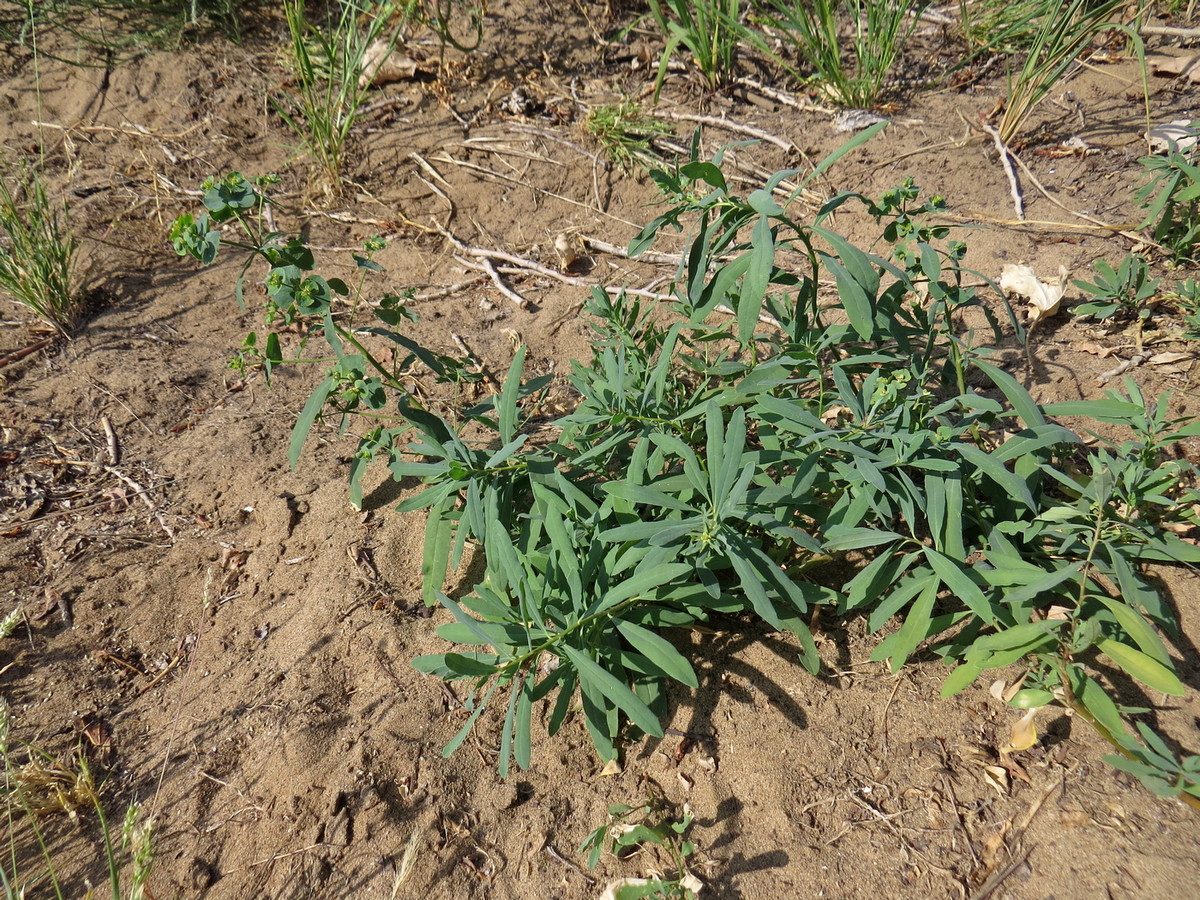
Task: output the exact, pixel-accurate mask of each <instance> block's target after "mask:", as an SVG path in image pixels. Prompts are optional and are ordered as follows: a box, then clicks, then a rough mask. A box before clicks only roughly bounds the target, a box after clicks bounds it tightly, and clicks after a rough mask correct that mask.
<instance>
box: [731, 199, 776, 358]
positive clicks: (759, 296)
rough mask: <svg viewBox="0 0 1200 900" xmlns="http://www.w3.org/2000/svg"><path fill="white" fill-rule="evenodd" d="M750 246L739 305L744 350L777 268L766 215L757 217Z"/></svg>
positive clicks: (751, 338) (739, 323)
mask: <svg viewBox="0 0 1200 900" xmlns="http://www.w3.org/2000/svg"><path fill="white" fill-rule="evenodd" d="M750 246H751V248H752V249H751V251H750V265H749V268H747V270H746V277H745V278H743V279H742V291H741V295H740V296H739V297H738V303H737V333H738V342H739V343H740V344H741V345H742V346H743V347H746V346H748V345H749V344H750V342H751V340H753V338H754V330H755V328H756V327H757V325H758V316H759V313H760V312H762V305H763V298H764V297H765V296H766V293H767V288H768V286H769V285H770V283H771V272H772V270H773V269H774V267H775V238H774V236H773V235H772V234H771V220H770V219H768V218H767V217H766V216H765V215H760V216H759V217H758V222H757V223H756V224H755V226H754V230H753V231H752V232H751V234H750Z"/></svg>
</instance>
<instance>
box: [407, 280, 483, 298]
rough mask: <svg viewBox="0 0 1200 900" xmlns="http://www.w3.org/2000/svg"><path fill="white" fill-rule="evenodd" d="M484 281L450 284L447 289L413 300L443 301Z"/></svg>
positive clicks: (422, 295)
mask: <svg viewBox="0 0 1200 900" xmlns="http://www.w3.org/2000/svg"><path fill="white" fill-rule="evenodd" d="M482 280H483V278H482V277H479V278H468V279H467V280H466V281H459V282H457V283H456V284H448V285H446V286H445V287H442V288H437V289H436V290H432V291H429V292H428V293H426V294H417V295H416V296H415V297H413V299H414V300H441V299H442V298H443V297H449V296H451V295H452V294H457V293H458V292H459V291H461V290H463V289H464V288H469V287H471V286H472V285H476V284H479V282H481V281H482Z"/></svg>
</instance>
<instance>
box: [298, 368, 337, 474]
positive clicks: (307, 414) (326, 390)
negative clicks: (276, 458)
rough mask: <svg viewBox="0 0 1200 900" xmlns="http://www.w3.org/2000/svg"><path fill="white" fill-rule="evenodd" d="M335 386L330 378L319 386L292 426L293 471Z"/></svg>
mask: <svg viewBox="0 0 1200 900" xmlns="http://www.w3.org/2000/svg"><path fill="white" fill-rule="evenodd" d="M333 384H334V382H333V378H332V377H329V378H326V379H325V380H324V381H322V382H321V383H320V384H319V385H317V387H316V390H314V391H313V392H312V394H310V395H309V398H308V402H307V403H305V404H304V408H303V409H302V410H300V415H299V416H298V417H297V418H296V424H295V425H294V426H292V439H291V441H290V442H289V444H288V465H289V466H291V468H293V469H294V468H296V463H297V462H299V460H300V451H302V450H303V449H304V441H305V439H306V438H307V437H308V432H309V431H310V430H312V427H313V423H314V422H316V421H317V418H318V417H319V416H320V415H321V410H323V409H324V408H325V401H326V400H327V399H329V394H330V393H331V392H332V391H333Z"/></svg>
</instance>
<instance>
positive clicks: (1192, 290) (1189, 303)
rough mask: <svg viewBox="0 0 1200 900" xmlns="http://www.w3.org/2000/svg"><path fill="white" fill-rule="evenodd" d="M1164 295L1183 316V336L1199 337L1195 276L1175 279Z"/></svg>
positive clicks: (1199, 283)
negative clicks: (1179, 279)
mask: <svg viewBox="0 0 1200 900" xmlns="http://www.w3.org/2000/svg"><path fill="white" fill-rule="evenodd" d="M1166 297H1167V299H1168V300H1170V301H1171V302H1172V303H1173V304H1174V305H1175V307H1176V309H1177V310H1178V311H1179V313H1180V315H1181V316H1182V317H1183V325H1184V336H1185V337H1188V338H1197V337H1200V281H1198V280H1197V279H1195V278H1188V279H1185V280H1183V281H1177V282H1175V285H1174V287H1173V288H1172V289H1171V290H1169V291H1167V292H1166Z"/></svg>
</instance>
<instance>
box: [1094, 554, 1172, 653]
mask: <svg viewBox="0 0 1200 900" xmlns="http://www.w3.org/2000/svg"><path fill="white" fill-rule="evenodd" d="M1108 556H1109V559H1110V561H1111V563H1112V567H1113V571H1114V572H1115V573H1116V576H1117V587H1119V588H1120V589H1121V598H1122V600H1124V601H1125V602H1121V600H1114V599H1112V598H1111V597H1108V596H1106V595H1104V594H1099V595H1097V598H1098V599H1099V600H1100V602H1101V603H1103V604H1104V605H1105V606H1107V607H1108V608H1109V610H1110V611H1111V612H1112V614H1113V616H1114V617H1115V618H1116V620H1117V623H1118V624H1119V625H1120V626H1121V627H1122V628H1123V629H1125V633H1126V634H1128V635H1129V636H1130V637H1131V638H1133V640H1134V643H1136V644H1137V645H1138V646H1139V647H1140V648H1141V649H1142V652H1143V653H1145V654H1146V655H1147V656H1150V657H1152V658H1153V659H1155V660H1157V661H1158V662H1160V663H1162V664H1163V665H1164V666H1170V665H1171V657H1170V656H1169V655H1168V654H1167V648H1166V647H1164V646H1163V642H1162V641H1161V640H1160V639H1159V637H1158V634H1157V633H1156V632H1155V630H1154V629H1153V627H1151V625H1150V623H1149V622H1147V621H1146V619H1145V618H1144V617H1143V616H1142V614H1141V613H1139V612H1138V611H1137V610H1136V609H1135V608H1134V607H1133V605H1132V604H1133V603H1141V605H1142V606H1143V607H1145V608H1146V609H1150V606H1149V605H1148V604H1157V603H1158V601H1159V598H1158V595H1157V593H1156V592H1154V591H1153V590H1151V589H1150V588H1148V587H1147V586H1146V585H1145V584H1143V583H1142V582H1141V580H1140V579H1139V578H1138V577H1137V575H1136V574H1135V573H1134V571H1133V567H1132V566H1130V565H1129V562H1128V561H1127V560H1126V559H1125V557H1124V556H1122V555H1121V553H1120V552H1119V550H1117V549H1114V548H1109V553H1108Z"/></svg>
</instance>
